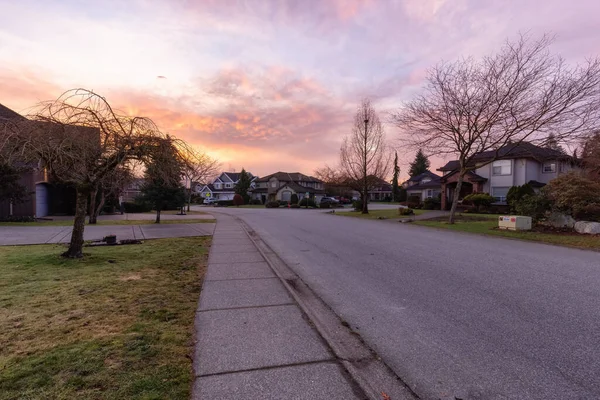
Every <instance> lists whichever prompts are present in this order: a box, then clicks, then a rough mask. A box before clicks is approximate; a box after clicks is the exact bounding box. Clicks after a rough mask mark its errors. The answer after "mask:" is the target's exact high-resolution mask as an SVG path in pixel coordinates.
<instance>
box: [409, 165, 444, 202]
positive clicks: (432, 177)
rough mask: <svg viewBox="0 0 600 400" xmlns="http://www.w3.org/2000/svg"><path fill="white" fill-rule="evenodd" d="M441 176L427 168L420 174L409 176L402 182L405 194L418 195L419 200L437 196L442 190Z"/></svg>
mask: <svg viewBox="0 0 600 400" xmlns="http://www.w3.org/2000/svg"><path fill="white" fill-rule="evenodd" d="M441 178H442V177H441V176H439V175H436V174H434V173H433V172H431V171H429V170H427V171H425V172H423V173H422V174H419V175H415V176H411V177H410V178H408V180H407V181H406V182H404V183H403V184H402V186H403V187H404V189H406V195H407V196H419V198H420V199H421V201H425V200H426V199H432V198H436V197H438V196H439V194H440V193H441V192H442V183H441V182H440V179H441Z"/></svg>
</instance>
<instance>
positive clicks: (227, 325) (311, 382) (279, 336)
mask: <svg viewBox="0 0 600 400" xmlns="http://www.w3.org/2000/svg"><path fill="white" fill-rule="evenodd" d="M195 326H196V338H197V339H196V347H195V355H194V372H195V382H194V389H193V395H192V398H193V399H196V400H198V399H206V400H208V399H210V400H219V399H223V400H224V399H228V400H230V399H240V400H242V399H243V400H246V399H329V400H334V399H361V398H363V396H362V395H361V391H360V389H357V386H356V384H355V383H354V382H353V381H352V380H351V378H349V376H348V375H347V373H346V372H345V370H344V369H343V368H342V367H341V365H340V363H339V362H338V360H337V359H336V358H335V356H334V355H333V354H332V352H331V351H330V349H329V348H328V346H327V345H326V344H325V342H324V340H323V339H322V338H321V337H320V336H319V334H318V333H317V332H316V330H315V329H314V328H313V327H312V325H311V324H310V323H309V321H308V319H307V318H306V317H305V315H304V314H303V313H302V311H301V310H300V308H299V307H298V305H297V304H296V303H295V301H294V300H293V299H292V298H291V297H290V295H289V294H288V292H287V290H286V289H285V287H284V286H283V284H282V283H281V281H280V280H279V278H278V277H276V275H275V274H274V273H273V270H272V269H271V268H270V266H269V264H268V263H267V262H266V261H265V259H264V258H263V256H262V254H261V253H260V252H259V251H258V249H257V248H256V246H255V244H254V242H253V241H252V240H251V239H250V237H249V236H248V234H247V233H246V231H245V230H244V229H243V227H242V226H241V225H240V223H238V222H237V221H236V220H235V219H234V218H232V217H230V216H226V215H220V216H219V217H218V223H217V226H216V229H215V232H214V237H213V244H212V247H211V250H210V255H209V260H208V271H207V273H206V277H205V280H204V285H203V288H202V294H201V296H200V302H199V306H198V310H197V313H196V321H195Z"/></svg>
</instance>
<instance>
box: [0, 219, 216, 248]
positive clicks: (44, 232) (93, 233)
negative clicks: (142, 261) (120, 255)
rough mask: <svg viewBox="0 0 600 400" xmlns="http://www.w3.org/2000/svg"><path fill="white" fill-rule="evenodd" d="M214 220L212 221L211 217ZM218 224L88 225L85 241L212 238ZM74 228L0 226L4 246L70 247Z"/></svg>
mask: <svg viewBox="0 0 600 400" xmlns="http://www.w3.org/2000/svg"><path fill="white" fill-rule="evenodd" d="M211 218H212V217H211ZM214 228H215V224H212V223H201V224H165V225H160V224H156V225H154V224H149V225H87V226H86V227H85V231H84V233H83V239H84V240H100V239H102V238H103V237H105V236H107V235H111V234H112V235H117V240H124V239H140V240H143V239H162V238H170V237H189V236H210V235H212V232H213V230H214ZM72 230H73V227H71V226H36V227H33V226H0V246H11V245H24V244H48V243H68V242H69V241H70V240H71V232H72Z"/></svg>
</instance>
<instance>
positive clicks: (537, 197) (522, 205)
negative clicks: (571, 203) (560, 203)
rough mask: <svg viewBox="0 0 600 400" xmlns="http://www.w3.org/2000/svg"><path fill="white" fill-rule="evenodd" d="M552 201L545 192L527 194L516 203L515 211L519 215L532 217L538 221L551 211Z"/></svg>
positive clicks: (534, 220)
mask: <svg viewBox="0 0 600 400" xmlns="http://www.w3.org/2000/svg"><path fill="white" fill-rule="evenodd" d="M550 206H551V203H550V201H549V200H548V198H547V197H546V196H545V195H544V194H543V193H540V194H533V195H531V194H526V195H525V196H523V198H521V200H519V201H518V202H517V203H515V211H516V212H517V214H519V215H524V216H526V217H531V219H532V220H533V222H538V221H540V220H543V219H544V218H545V217H546V212H547V211H550Z"/></svg>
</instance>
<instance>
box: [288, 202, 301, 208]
mask: <svg viewBox="0 0 600 400" xmlns="http://www.w3.org/2000/svg"><path fill="white" fill-rule="evenodd" d="M290 208H300V204H298V203H294V204H292V205H291V206H290Z"/></svg>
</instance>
